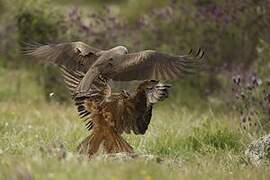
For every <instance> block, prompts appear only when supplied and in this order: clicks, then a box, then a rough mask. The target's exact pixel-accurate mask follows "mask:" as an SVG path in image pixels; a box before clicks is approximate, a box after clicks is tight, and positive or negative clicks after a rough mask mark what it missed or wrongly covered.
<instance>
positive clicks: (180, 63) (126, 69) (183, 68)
mask: <svg viewBox="0 0 270 180" xmlns="http://www.w3.org/2000/svg"><path fill="white" fill-rule="evenodd" d="M203 56H204V52H203V51H201V49H199V50H198V51H197V52H196V53H195V54H194V53H192V52H191V53H190V54H187V55H182V56H175V55H169V54H164V53H160V52H157V51H153V50H146V51H141V52H137V53H131V54H125V55H119V56H116V57H114V59H115V61H117V63H115V64H116V65H115V66H114V69H113V70H114V72H116V73H114V74H113V75H112V79H114V80H117V81H130V80H147V79H154V80H174V79H179V78H181V77H183V75H190V74H194V73H195V72H196V71H197V70H198V68H199V67H200V66H202V64H203V61H202V58H203Z"/></svg>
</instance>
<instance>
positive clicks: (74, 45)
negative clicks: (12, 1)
mask: <svg viewBox="0 0 270 180" xmlns="http://www.w3.org/2000/svg"><path fill="white" fill-rule="evenodd" d="M27 52H28V54H30V55H32V56H34V57H36V58H39V59H43V60H44V61H46V62H51V63H55V64H58V65H61V66H64V67H66V68H67V69H70V70H74V71H79V72H83V73H85V76H84V77H83V79H82V80H81V81H80V83H79V86H78V87H77V89H76V90H75V92H74V95H76V96H83V95H84V94H85V93H87V92H88V91H89V90H90V88H91V84H92V83H93V81H94V80H95V79H96V78H97V77H99V76H102V77H105V78H106V79H112V80H116V81H131V80H174V79H179V78H181V77H182V76H183V75H186V74H193V73H194V71H193V69H194V68H198V66H199V65H201V64H202V61H200V59H202V57H203V56H204V52H203V51H201V49H199V50H198V51H197V52H195V53H193V52H192V51H191V52H190V53H189V54H186V55H179V56H178V55H169V54H165V53H161V52H158V51H155V50H144V51H140V52H135V53H128V50H127V48H126V47H124V46H117V47H114V48H112V49H108V50H101V49H98V48H95V47H91V46H89V45H87V44H85V43H83V42H67V43H60V44H50V45H41V46H32V47H29V48H28V51H27Z"/></svg>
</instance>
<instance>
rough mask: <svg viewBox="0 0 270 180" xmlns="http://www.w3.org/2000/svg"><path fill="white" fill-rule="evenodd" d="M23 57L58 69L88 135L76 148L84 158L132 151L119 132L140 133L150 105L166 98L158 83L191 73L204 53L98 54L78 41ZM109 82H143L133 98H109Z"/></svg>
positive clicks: (114, 51)
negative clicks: (84, 154)
mask: <svg viewBox="0 0 270 180" xmlns="http://www.w3.org/2000/svg"><path fill="white" fill-rule="evenodd" d="M27 53H28V54H30V55H32V56H34V57H36V58H38V59H40V60H43V62H50V63H53V64H57V65H58V66H59V67H60V70H61V72H62V75H63V77H64V81H65V83H66V85H67V86H68V89H69V90H70V92H71V94H72V96H73V99H74V100H75V105H76V106H77V110H78V112H79V115H80V117H81V118H83V119H84V121H86V127H87V129H89V130H91V129H92V133H91V134H90V135H89V136H88V137H87V138H86V139H85V140H84V141H83V142H82V143H81V144H80V145H79V147H78V150H79V152H86V153H88V155H89V156H91V155H93V154H94V153H96V152H97V151H98V149H99V147H100V145H101V144H103V145H104V149H105V151H106V152H108V153H112V152H133V150H132V147H131V146H130V145H129V144H128V143H127V142H126V141H125V140H124V139H123V138H122V137H121V134H122V133H123V132H125V133H130V132H131V131H133V132H134V133H135V134H144V133H145V132H146V130H147V128H148V125H149V123H150V120H151V116H152V108H153V105H154V104H155V103H157V102H159V101H161V100H164V99H165V98H167V96H168V90H169V88H170V86H169V85H166V84H162V83H160V82H159V80H173V79H177V78H180V77H182V76H183V75H186V74H192V73H194V71H193V69H194V68H198V66H199V65H201V63H202V61H199V60H200V59H201V58H202V57H203V55H204V52H202V51H201V50H199V51H198V52H196V53H195V54H193V53H192V52H190V53H189V54H187V55H181V56H175V55H168V54H164V53H160V52H157V51H153V50H145V51H141V52H137V53H130V54H129V53H128V52H127V48H125V47H123V46H117V47H115V48H112V49H109V50H100V49H97V48H94V47H91V46H89V45H87V44H85V43H83V42H71V43H61V44H51V45H41V46H35V45H34V46H31V47H29V48H28V50H27ZM110 80H116V81H131V80H144V82H142V83H141V84H140V85H139V86H138V88H137V89H136V90H135V92H134V93H132V94H130V93H128V92H126V91H122V92H121V93H112V90H111V87H110V85H109V81H110Z"/></svg>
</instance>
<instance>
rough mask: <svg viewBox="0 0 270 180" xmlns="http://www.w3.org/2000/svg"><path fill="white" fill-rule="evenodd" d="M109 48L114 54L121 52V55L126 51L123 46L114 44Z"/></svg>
mask: <svg viewBox="0 0 270 180" xmlns="http://www.w3.org/2000/svg"><path fill="white" fill-rule="evenodd" d="M111 50H112V51H113V52H115V53H116V54H121V55H122V54H127V53H128V49H127V48H126V47H125V46H116V47H114V48H112V49H111Z"/></svg>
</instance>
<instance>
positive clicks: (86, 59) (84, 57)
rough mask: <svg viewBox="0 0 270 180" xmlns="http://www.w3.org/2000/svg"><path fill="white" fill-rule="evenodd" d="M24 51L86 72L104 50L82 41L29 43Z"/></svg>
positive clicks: (42, 59) (47, 60)
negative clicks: (43, 43) (45, 43)
mask: <svg viewBox="0 0 270 180" xmlns="http://www.w3.org/2000/svg"><path fill="white" fill-rule="evenodd" d="M24 52H25V54H27V55H30V56H33V57H35V58H37V59H39V60H40V61H41V62H47V63H53V64H57V65H59V66H61V65H62V66H65V67H66V68H68V69H71V70H79V71H81V72H84V73H86V72H87V70H88V69H89V68H90V67H91V65H92V64H93V63H94V62H95V61H96V60H97V58H98V57H99V56H100V55H101V54H102V50H100V49H97V48H94V47H91V46H89V45H87V44H85V43H83V42H80V41H78V42H67V43H60V44H49V45H32V46H30V45H29V46H27V47H26V48H25V50H24Z"/></svg>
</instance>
